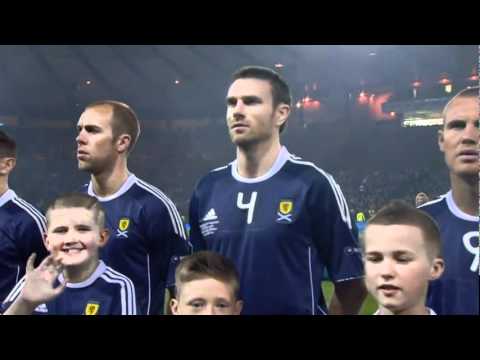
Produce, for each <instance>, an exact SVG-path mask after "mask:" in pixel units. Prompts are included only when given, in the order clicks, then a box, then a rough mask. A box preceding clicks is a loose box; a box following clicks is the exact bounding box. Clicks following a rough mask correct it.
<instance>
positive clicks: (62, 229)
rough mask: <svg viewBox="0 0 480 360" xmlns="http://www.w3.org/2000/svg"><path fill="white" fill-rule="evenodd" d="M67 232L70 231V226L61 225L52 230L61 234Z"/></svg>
mask: <svg viewBox="0 0 480 360" xmlns="http://www.w3.org/2000/svg"><path fill="white" fill-rule="evenodd" d="M66 230H68V226H65V225H59V226H56V227H54V228H53V229H52V231H53V232H60V231H66Z"/></svg>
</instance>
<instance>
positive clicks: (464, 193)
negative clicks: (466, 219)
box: [450, 174, 478, 216]
mask: <svg viewBox="0 0 480 360" xmlns="http://www.w3.org/2000/svg"><path fill="white" fill-rule="evenodd" d="M450 182H451V184H452V196H453V200H454V201H455V205H457V207H458V208H459V209H460V210H462V211H463V212H464V213H466V214H468V215H471V216H478V176H472V177H460V176H456V175H452V174H451V175H450Z"/></svg>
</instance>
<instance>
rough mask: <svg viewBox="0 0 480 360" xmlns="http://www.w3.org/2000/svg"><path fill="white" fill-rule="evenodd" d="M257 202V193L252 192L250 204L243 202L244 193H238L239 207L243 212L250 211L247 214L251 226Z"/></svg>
mask: <svg viewBox="0 0 480 360" xmlns="http://www.w3.org/2000/svg"><path fill="white" fill-rule="evenodd" d="M256 201H257V192H256V191H254V192H252V195H251V196H250V201H249V202H248V203H246V204H245V203H244V202H243V193H242V192H240V193H238V196H237V207H238V208H239V209H241V210H248V213H247V224H251V223H252V221H253V211H254V210H255V202H256Z"/></svg>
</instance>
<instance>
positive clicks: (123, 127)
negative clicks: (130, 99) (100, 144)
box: [85, 100, 140, 153]
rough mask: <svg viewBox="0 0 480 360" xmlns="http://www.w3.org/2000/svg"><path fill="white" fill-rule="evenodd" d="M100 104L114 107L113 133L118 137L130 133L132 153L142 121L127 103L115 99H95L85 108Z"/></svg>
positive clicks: (129, 150)
mask: <svg viewBox="0 0 480 360" xmlns="http://www.w3.org/2000/svg"><path fill="white" fill-rule="evenodd" d="M98 106H110V107H111V108H112V134H113V138H114V139H117V138H118V137H119V136H120V135H122V134H127V135H130V138H131V140H130V146H129V147H128V152H129V153H130V152H131V151H132V149H133V147H134V146H135V144H136V143H137V140H138V138H139V136H140V121H139V120H138V117H137V115H136V114H135V112H134V111H133V109H132V108H131V107H130V106H128V105H127V104H125V103H122V102H119V101H115V100H99V101H95V102H93V103H91V104H89V105H87V107H86V108H85V109H91V108H94V107H98Z"/></svg>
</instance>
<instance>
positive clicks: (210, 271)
mask: <svg viewBox="0 0 480 360" xmlns="http://www.w3.org/2000/svg"><path fill="white" fill-rule="evenodd" d="M208 278H213V279H215V280H218V281H221V282H223V283H227V284H229V285H230V286H231V287H232V290H233V295H234V297H235V299H238V297H239V290H240V282H239V276H238V272H237V269H236V268H235V265H234V264H233V262H232V261H231V260H229V259H227V258H226V257H224V256H222V255H220V254H218V253H215V252H212V251H199V252H196V253H193V254H192V255H189V256H186V257H184V258H183V259H182V260H181V261H180V263H179V264H178V266H177V269H176V271H175V285H176V291H177V295H178V293H179V292H180V289H181V286H182V285H183V284H185V283H188V282H190V281H193V280H201V279H208Z"/></svg>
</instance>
